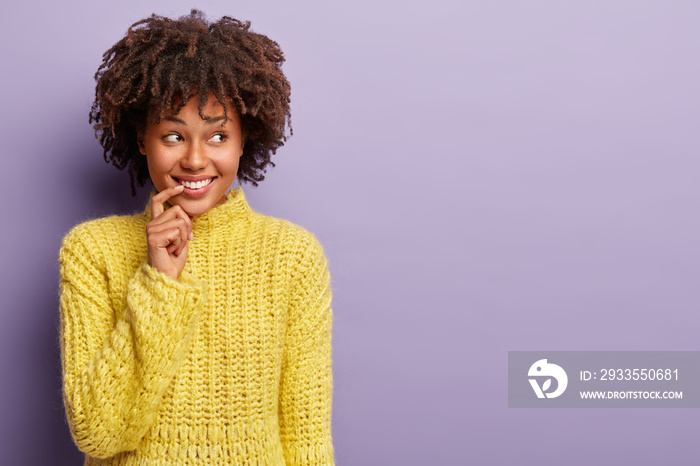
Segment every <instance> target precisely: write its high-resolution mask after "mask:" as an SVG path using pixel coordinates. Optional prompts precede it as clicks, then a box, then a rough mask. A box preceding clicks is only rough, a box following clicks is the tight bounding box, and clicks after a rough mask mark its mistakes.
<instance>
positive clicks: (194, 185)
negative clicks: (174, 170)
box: [176, 178, 214, 189]
mask: <svg viewBox="0 0 700 466" xmlns="http://www.w3.org/2000/svg"><path fill="white" fill-rule="evenodd" d="M176 180H177V178H176ZM212 181H214V179H213V178H209V179H206V180H201V181H184V180H177V182H178V183H180V184H181V185H182V186H184V187H185V188H189V189H202V188H204V187H205V186H209V184H211V182H212Z"/></svg>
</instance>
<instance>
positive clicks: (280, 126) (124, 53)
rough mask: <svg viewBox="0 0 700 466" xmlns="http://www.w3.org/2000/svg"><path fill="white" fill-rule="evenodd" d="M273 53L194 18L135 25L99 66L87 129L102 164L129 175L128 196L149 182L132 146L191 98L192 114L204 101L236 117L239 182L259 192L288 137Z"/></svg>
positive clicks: (276, 50) (242, 31) (269, 43)
mask: <svg viewBox="0 0 700 466" xmlns="http://www.w3.org/2000/svg"><path fill="white" fill-rule="evenodd" d="M283 62H284V56H283V54H282V50H281V49H280V47H279V45H278V44H277V43H276V42H275V41H273V40H271V39H269V38H268V37H266V36H264V35H261V34H257V33H255V32H252V31H250V22H241V21H239V20H237V19H234V18H231V17H228V16H224V17H222V18H221V19H220V20H219V21H217V22H213V23H212V22H209V21H207V20H206V18H205V17H204V14H203V13H202V12H201V11H199V10H192V11H191V12H190V14H189V15H188V16H183V17H181V18H179V19H177V20H172V19H169V18H165V17H162V16H158V15H155V14H154V15H152V16H151V17H150V18H146V19H143V20H141V21H137V22H136V23H134V24H132V25H131V27H130V28H129V30H128V32H127V34H126V36H125V37H124V38H123V39H122V40H120V41H119V42H117V43H116V44H114V46H112V48H110V49H109V50H108V51H107V52H105V54H104V55H103V58H102V64H101V65H100V67H99V68H98V70H97V73H95V80H96V81H97V86H96V89H95V102H94V103H93V105H92V109H91V110H90V123H92V124H93V126H94V128H95V137H97V138H98V139H99V140H100V144H101V145H102V147H103V149H104V158H105V162H107V163H110V162H111V163H112V164H113V165H114V166H116V167H117V168H119V169H120V170H123V169H124V168H128V171H129V175H130V177H131V192H132V195H135V194H136V184H138V185H139V186H143V185H144V183H145V182H146V180H148V179H149V175H148V166H147V160H146V157H144V156H143V155H141V153H140V152H139V147H138V138H139V137H140V136H141V135H142V134H143V132H144V131H145V129H146V127H147V125H150V124H154V123H158V121H159V118H160V115H162V114H163V112H165V111H171V112H172V113H174V114H177V113H179V112H180V110H181V109H182V108H183V107H184V106H185V105H186V104H187V101H188V100H189V99H190V98H197V99H198V104H199V106H198V108H199V114H200V116H201V117H203V118H204V115H203V114H202V108H203V107H204V106H205V105H206V102H207V99H208V97H209V96H210V95H212V94H213V95H214V97H216V99H217V100H218V102H219V103H220V104H221V105H222V106H223V109H224V115H225V116H227V115H228V112H229V111H231V108H230V107H231V105H230V104H233V106H235V108H234V109H233V110H234V111H237V112H239V114H240V116H241V128H242V131H243V135H244V137H245V146H244V148H243V155H242V156H241V159H240V163H239V168H238V179H239V180H241V181H247V182H250V183H252V184H253V185H254V186H257V185H258V182H259V181H262V180H263V179H264V178H265V176H264V173H265V170H266V167H267V165H268V164H270V165H272V166H273V167H274V166H275V164H274V163H273V162H272V161H271V160H270V158H271V156H272V154H274V153H275V152H276V150H277V148H278V147H280V146H282V145H283V144H284V142H285V141H286V140H287V128H289V135H291V134H292V127H291V114H290V108H289V103H290V93H291V88H290V85H289V82H288V81H287V78H286V77H285V76H284V73H282V70H281V66H282V63H283Z"/></svg>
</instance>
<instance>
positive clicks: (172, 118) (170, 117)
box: [163, 115, 226, 125]
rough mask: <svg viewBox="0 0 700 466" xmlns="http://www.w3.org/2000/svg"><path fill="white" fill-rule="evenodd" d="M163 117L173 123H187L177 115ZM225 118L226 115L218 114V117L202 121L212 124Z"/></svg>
mask: <svg viewBox="0 0 700 466" xmlns="http://www.w3.org/2000/svg"><path fill="white" fill-rule="evenodd" d="M163 119H164V120H168V121H172V122H173V123H178V124H180V125H186V124H187V123H185V120H182V119H180V118H178V117H174V116H166V117H165V118H163ZM225 119H226V117H225V116H223V115H222V116H218V117H212V118H206V119H205V120H204V121H206V122H207V123H206V124H208V125H213V124H216V123H218V122H220V121H223V120H225Z"/></svg>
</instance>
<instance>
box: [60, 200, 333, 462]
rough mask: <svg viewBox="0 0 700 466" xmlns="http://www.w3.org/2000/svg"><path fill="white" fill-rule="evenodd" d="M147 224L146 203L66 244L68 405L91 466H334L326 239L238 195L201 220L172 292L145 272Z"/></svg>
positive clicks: (63, 307)
mask: <svg viewBox="0 0 700 466" xmlns="http://www.w3.org/2000/svg"><path fill="white" fill-rule="evenodd" d="M149 204H150V202H149ZM150 220H151V215H150V205H149V206H147V207H146V209H145V210H144V212H143V213H140V214H135V215H130V216H111V217H106V218H102V219H96V220H91V221H88V222H85V223H82V224H80V225H78V226H76V227H75V228H73V229H72V230H71V231H70V232H69V233H68V235H67V236H66V237H65V238H64V239H63V244H62V247H61V251H60V255H59V262H60V270H61V300H60V313H61V356H62V364H63V398H64V404H65V409H66V415H67V418H68V424H69V426H70V430H71V434H72V435H73V439H74V441H75V443H76V444H77V445H78V448H80V450H82V451H83V452H84V453H85V454H86V456H85V465H169V464H201V465H219V464H220V465H285V464H286V465H333V464H334V459H333V444H332V440H331V398H332V368H331V366H332V364H331V330H332V310H331V288H330V275H329V272H328V263H327V260H326V258H325V255H324V253H323V249H322V247H321V245H320V244H319V243H318V241H317V240H316V238H315V237H314V236H313V235H312V234H311V233H309V232H307V231H306V230H304V229H303V228H301V227H299V226H296V225H294V224H292V223H290V222H288V221H286V220H281V219H275V218H272V217H268V216H265V215H261V214H259V213H256V212H254V211H252V210H251V209H250V207H249V206H248V204H247V202H246V199H245V196H244V194H243V191H242V189H241V188H240V186H239V187H238V188H237V189H234V190H231V191H230V192H229V194H228V195H227V199H226V202H225V203H224V204H221V205H219V206H216V207H214V208H212V209H210V210H209V211H208V212H207V213H205V214H203V215H200V216H197V217H194V219H193V230H192V233H193V240H192V241H190V244H189V252H188V256H187V263H186V265H185V268H184V270H183V271H182V273H181V275H180V277H179V278H178V279H177V280H172V279H171V278H169V277H167V276H166V275H164V274H162V273H161V272H159V271H157V270H155V269H154V268H152V267H151V266H150V265H148V262H147V245H146V225H147V223H148V222H149V221H150Z"/></svg>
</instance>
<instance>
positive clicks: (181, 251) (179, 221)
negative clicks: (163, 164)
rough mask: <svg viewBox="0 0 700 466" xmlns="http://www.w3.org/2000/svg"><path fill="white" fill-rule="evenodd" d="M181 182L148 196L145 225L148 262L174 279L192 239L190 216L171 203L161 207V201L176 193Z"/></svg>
mask: <svg viewBox="0 0 700 466" xmlns="http://www.w3.org/2000/svg"><path fill="white" fill-rule="evenodd" d="M182 190H183V186H175V187H173V188H168V189H164V190H163V191H161V192H159V193H158V194H156V195H155V196H153V197H152V198H151V221H150V222H149V223H148V225H146V236H147V243H148V264H149V265H150V266H151V267H153V268H154V269H156V270H158V271H160V272H163V273H164V274H165V275H167V276H169V277H170V278H172V279H173V280H177V278H178V277H179V276H180V273H181V272H182V269H184V268H185V262H186V261H187V251H188V241H189V240H191V239H192V219H190V217H189V216H188V215H187V214H186V213H185V211H184V210H182V207H180V206H178V205H175V206H172V207H171V208H169V209H168V210H165V206H164V204H165V201H167V200H168V199H170V198H171V197H173V196H176V195H178V194H180V193H181V192H182Z"/></svg>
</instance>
